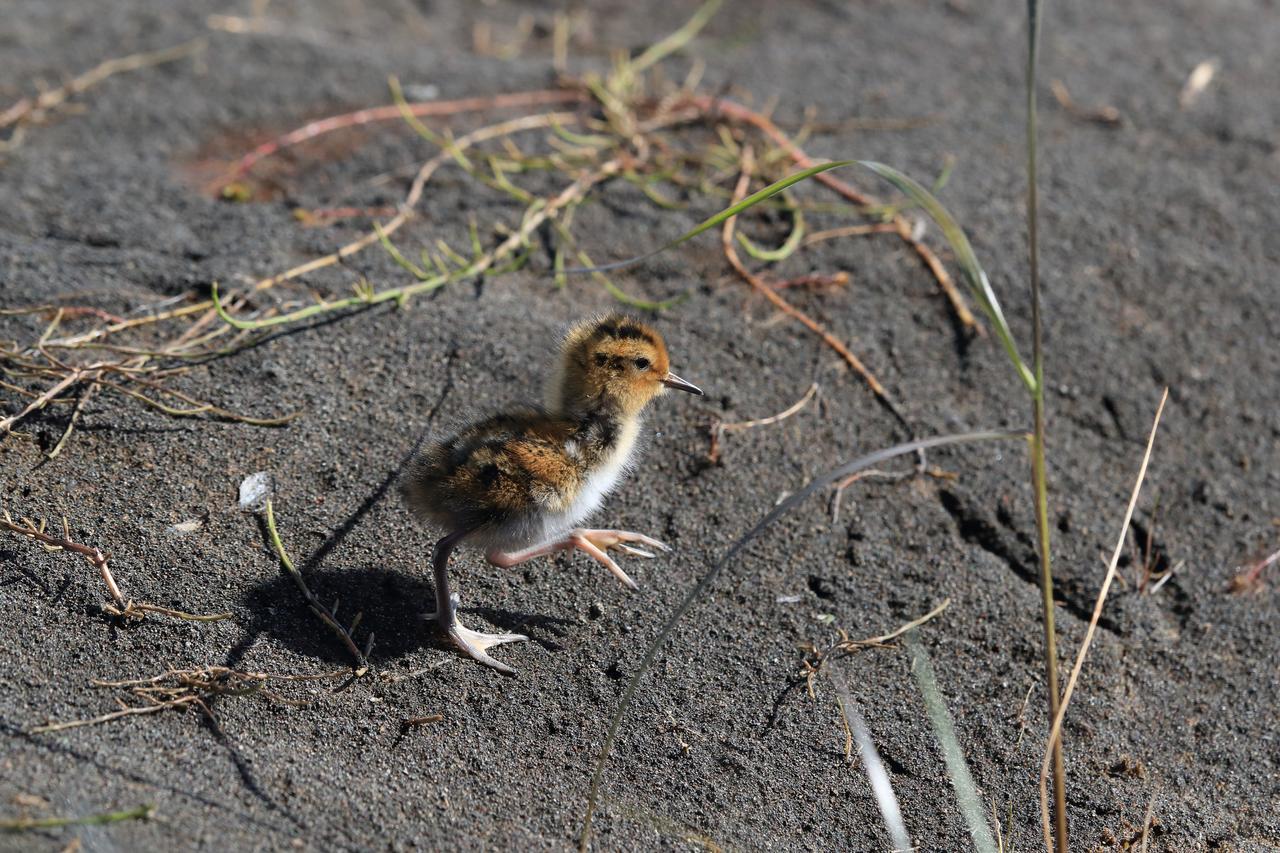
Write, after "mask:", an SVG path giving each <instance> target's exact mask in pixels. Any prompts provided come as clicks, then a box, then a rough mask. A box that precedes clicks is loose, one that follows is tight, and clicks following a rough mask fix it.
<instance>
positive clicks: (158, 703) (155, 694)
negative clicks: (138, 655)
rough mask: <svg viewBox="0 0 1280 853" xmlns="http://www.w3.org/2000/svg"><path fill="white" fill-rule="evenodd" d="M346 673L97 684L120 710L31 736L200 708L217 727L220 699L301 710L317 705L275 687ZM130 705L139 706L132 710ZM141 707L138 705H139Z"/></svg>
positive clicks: (221, 673)
mask: <svg viewBox="0 0 1280 853" xmlns="http://www.w3.org/2000/svg"><path fill="white" fill-rule="evenodd" d="M346 675H347V673H346V672H345V671H343V670H339V671H336V672H322V673H314V674H300V675H275V674H268V673H265V672H241V671H240V670H235V669H231V668H229V667H225V666H204V667H198V668H195V669H170V670H167V671H165V672H162V673H160V674H159V675H153V676H150V677H147V678H129V679H122V680H118V681H103V680H95V681H93V682H92V683H93V685H94V686H95V687H105V688H110V689H113V690H118V691H122V692H123V695H118V696H117V697H116V701H117V702H119V703H120V704H121V705H123V706H124V707H122V708H121V709H120V710H118V711H112V712H110V713H107V714H102V715H99V716H97V717H89V718H87V719H80V720H68V721H66V722H62V723H46V724H44V725H41V726H35V727H33V728H31V729H28V731H29V732H30V733H32V734H47V733H49V732H60V731H66V730H67V729H74V728H80V727H82V726H96V725H100V724H102V723H109V722H112V721H114V720H119V719H123V718H125V717H134V716H139V715H145V714H158V713H160V712H161V711H173V710H178V709H182V708H193V707H194V708H198V709H200V710H201V711H203V712H204V714H205V715H206V716H207V717H208V718H209V720H210V721H211V722H212V723H213V724H214V725H215V726H217V724H218V723H217V719H216V718H215V717H214V716H213V710H212V707H211V706H212V704H213V702H214V701H215V700H217V699H222V698H241V697H249V696H258V697H261V698H262V699H265V700H267V701H269V702H273V703H276V704H281V705H291V706H294V707H302V706H305V705H309V704H311V703H312V701H314V699H302V700H299V699H293V698H289V697H286V696H284V695H281V694H280V693H277V692H276V691H274V690H272V689H271V687H270V685H272V684H274V683H281V684H283V683H298V682H309V681H336V680H338V679H340V678H343V677H345V676H346ZM128 701H132V702H134V703H135V704H132V705H130V704H128ZM137 703H140V704H137Z"/></svg>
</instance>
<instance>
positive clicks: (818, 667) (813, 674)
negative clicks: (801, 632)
mask: <svg viewBox="0 0 1280 853" xmlns="http://www.w3.org/2000/svg"><path fill="white" fill-rule="evenodd" d="M950 606H951V599H950V598H944V599H943V600H942V603H941V604H939V605H938V606H937V607H935V608H933V609H932V610H930V611H929V612H928V613H926V614H925V615H923V616H921V617H920V618H919V619H913V620H911V621H910V622H907V623H906V624H905V625H899V626H898V627H897V628H894V629H893V630H892V631H890V632H889V633H887V634H881V635H880V636H878V637H867V638H866V639H864V640H854V639H851V638H850V637H849V634H848V632H847V631H845V630H844V629H842V628H837V629H836V633H838V634H839V635H840V639H839V640H837V641H836V642H834V643H832V644H831V645H829V646H827V647H826V648H824V649H819V648H818V647H817V646H816V645H814V644H813V643H808V642H806V643H801V644H800V649H801V651H803V652H804V653H805V654H806V655H808V657H807V658H805V660H803V661H802V662H801V664H800V674H801V675H802V676H804V679H805V681H806V683H807V686H808V689H809V697H810V698H814V692H813V682H814V679H815V678H817V677H818V674H819V673H820V672H821V671H822V667H823V665H824V664H826V662H827V661H830V660H832V659H833V657H835V656H836V655H839V654H845V655H847V654H852V653H853V652H857V651H861V650H862V649H876V648H883V647H885V646H886V645H888V644H889V643H892V642H893V641H894V640H896V639H898V638H899V637H901V636H902V635H903V634H905V633H907V632H908V631H910V630H912V629H913V628H919V627H920V626H921V625H923V624H925V623H926V622H929V621H931V620H933V619H935V618H937V617H938V616H939V615H941V614H942V612H943V611H944V610H946V609H947V608H948V607H950Z"/></svg>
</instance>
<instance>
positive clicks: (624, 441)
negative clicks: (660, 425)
mask: <svg viewBox="0 0 1280 853" xmlns="http://www.w3.org/2000/svg"><path fill="white" fill-rule="evenodd" d="M639 435H640V420H639V419H638V418H633V419H631V420H630V421H629V422H627V423H624V424H623V426H622V429H621V430H620V431H619V432H618V437H617V441H616V443H615V444H614V447H613V452H612V453H611V454H609V455H608V456H607V457H605V458H604V459H603V460H601V462H600V464H599V465H596V466H595V467H594V468H593V469H592V470H591V472H590V474H588V475H587V481H586V482H585V483H583V484H582V489H581V490H580V491H579V492H578V496H577V497H576V498H574V500H573V503H572V504H571V505H570V506H569V509H568V510H566V511H565V512H563V513H560V514H558V515H555V516H551V517H548V518H547V519H546V529H545V533H544V538H543V541H544V542H545V541H549V540H551V539H553V538H558V537H560V536H563V535H564V534H565V533H567V532H568V531H569V530H570V529H572V528H574V527H578V526H579V525H581V524H582V522H584V521H586V520H587V518H588V517H590V515H591V514H592V513H594V512H595V511H596V510H597V509H599V508H600V504H602V503H603V502H604V499H605V497H606V496H608V494H609V493H610V492H611V491H613V488H614V486H616V485H618V481H620V480H621V479H622V478H623V477H624V476H626V474H627V472H628V471H630V470H631V465H632V456H633V455H634V453H635V449H636V439H637V437H638V436H639Z"/></svg>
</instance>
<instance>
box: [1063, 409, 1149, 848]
mask: <svg viewBox="0 0 1280 853" xmlns="http://www.w3.org/2000/svg"><path fill="white" fill-rule="evenodd" d="M1168 399H1169V389H1167V388H1166V389H1165V391H1164V394H1162V395H1161V397H1160V405H1159V406H1157V407H1156V415H1155V418H1154V419H1153V420H1152V423H1151V432H1150V434H1149V435H1148V436H1147V448H1146V451H1145V452H1144V453H1143V454H1142V464H1141V465H1140V466H1139V468H1138V476H1137V478H1136V479H1135V481H1134V484H1133V492H1132V494H1131V495H1130V497H1129V505H1128V506H1127V507H1126V508H1125V512H1124V519H1123V520H1122V521H1121V522H1120V536H1119V538H1118V539H1117V540H1116V547H1115V550H1113V551H1112V553H1111V561H1110V562H1109V563H1108V564H1107V574H1106V576H1105V577H1104V578H1103V580H1102V588H1101V589H1100V590H1099V591H1098V599H1097V601H1096V602H1095V603H1094V606H1093V615H1092V616H1091V617H1090V618H1089V627H1088V628H1087V629H1086V630H1085V634H1084V641H1083V642H1082V643H1081V644H1080V651H1079V652H1078V653H1077V654H1076V662H1075V666H1073V667H1072V668H1071V675H1070V677H1069V678H1068V679H1067V687H1066V690H1064V691H1063V693H1062V702H1061V703H1060V704H1059V706H1058V713H1057V715H1056V716H1055V717H1054V720H1053V725H1052V727H1051V728H1050V729H1049V737H1048V740H1047V742H1046V743H1045V751H1044V759H1043V761H1042V762H1041V763H1040V820H1041V827H1042V829H1043V831H1044V843H1045V850H1047V851H1049V853H1053V850H1054V841H1053V832H1052V829H1051V827H1052V823H1051V821H1050V819H1049V790H1048V786H1049V764H1050V762H1051V760H1052V759H1053V752H1054V747H1055V745H1056V744H1057V743H1058V742H1059V738H1061V736H1062V721H1063V719H1065V717H1066V714H1067V707H1068V706H1069V705H1070V704H1071V696H1072V694H1073V693H1074V692H1075V689H1076V682H1077V680H1078V679H1079V678H1080V670H1081V669H1083V668H1084V661H1085V658H1086V657H1087V656H1088V654H1089V646H1090V644H1092V643H1093V635H1094V632H1095V631H1096V630H1097V628H1098V620H1099V619H1101V618H1102V608H1103V605H1104V604H1106V601H1107V593H1108V592H1109V591H1110V589H1111V582H1112V581H1113V580H1114V579H1115V576H1116V567H1117V565H1118V564H1119V562H1120V555H1121V554H1122V553H1123V552H1124V546H1125V542H1126V541H1127V540H1128V537H1129V523H1130V522H1131V521H1132V520H1133V511H1134V508H1135V507H1136V506H1137V504H1138V496H1139V495H1140V494H1141V492H1142V482H1143V480H1144V479H1146V476H1147V465H1148V464H1149V463H1150V462H1151V450H1152V448H1153V447H1154V446H1155V441H1156V431H1157V430H1158V429H1159V428H1160V416H1161V415H1162V414H1163V413H1164V404H1165V402H1166V401H1167V400H1168Z"/></svg>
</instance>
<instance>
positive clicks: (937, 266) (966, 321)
mask: <svg viewBox="0 0 1280 853" xmlns="http://www.w3.org/2000/svg"><path fill="white" fill-rule="evenodd" d="M688 100H689V102H690V103H692V104H694V105H696V106H697V107H698V108H699V109H700V110H702V111H703V112H704V113H707V114H710V115H718V116H723V117H724V118H726V119H729V120H730V121H736V122H742V123H745V124H749V125H751V126H752V127H755V128H756V129H757V130H759V131H760V132H762V133H763V134H764V135H765V136H767V137H769V139H770V140H772V141H773V143H774V144H775V145H777V146H778V147H780V148H781V149H782V150H783V151H785V152H786V153H787V156H789V157H790V158H791V161H792V162H793V163H795V164H796V166H798V167H800V168H801V169H807V168H809V167H811V166H815V165H817V161H816V160H814V159H812V158H811V157H809V155H808V154H806V153H805V152H804V151H803V150H802V149H801V148H800V146H798V145H796V144H795V143H794V142H793V141H792V140H791V138H790V137H788V136H787V135H786V134H785V133H783V132H782V131H781V130H780V129H779V128H778V126H777V125H776V124H774V123H773V120H772V119H770V118H769V117H768V116H766V115H764V114H763V113H759V112H756V111H755V110H752V109H750V108H748V107H745V106H743V105H742V104H738V103H736V102H734V101H730V100H726V99H724V98H717V97H712V96H710V95H695V96H691V97H690V98H689V99H688ZM814 180H816V181H818V182H819V183H821V184H823V185H824V186H826V187H827V188H829V189H831V190H833V191H834V192H836V193H838V194H840V195H841V196H843V197H844V198H846V199H848V200H849V201H851V202H853V203H854V204H857V205H860V206H863V207H872V206H876V205H878V204H879V202H878V201H877V200H876V199H874V198H872V197H871V196H869V195H867V194H866V193H863V192H862V191H860V190H858V189H855V188H854V187H853V186H851V185H850V184H847V183H845V182H844V181H842V180H840V179H839V178H836V177H835V176H833V175H831V174H830V173H829V172H823V173H821V174H818V175H815V176H814ZM891 222H892V224H893V226H894V228H895V229H896V231H897V234H898V236H899V237H901V238H902V240H903V242H905V243H906V244H907V245H908V246H910V247H911V249H912V250H913V251H914V252H915V253H916V254H917V255H919V256H920V259H921V260H922V261H924V263H925V265H926V266H927V267H928V268H929V271H930V272H931V273H932V274H933V277H934V279H936V280H937V282H938V286H939V287H940V288H942V292H943V293H944V294H946V297H947V299H948V300H949V301H950V302H951V308H952V310H953V311H955V313H956V318H957V319H959V321H960V322H961V324H963V325H964V327H965V328H967V329H971V330H973V331H974V332H975V333H977V334H982V333H983V332H982V326H980V325H979V324H978V321H977V319H976V318H975V317H974V316H973V312H972V311H971V310H969V303H968V300H966V299H965V298H964V296H963V295H962V294H961V293H960V290H959V288H957V287H956V284H955V282H954V281H953V280H952V278H951V275H950V273H948V272H947V270H946V268H945V267H944V266H943V265H942V262H941V261H940V260H939V259H938V256H937V255H935V254H934V253H933V250H932V249H930V248H929V247H928V246H926V245H925V244H924V243H923V242H922V241H921V240H920V239H919V238H917V237H916V236H915V234H914V233H913V231H912V227H911V224H910V223H909V222H908V221H907V219H906V218H905V217H903V216H901V215H896V216H894V217H893V219H892V220H891Z"/></svg>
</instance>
